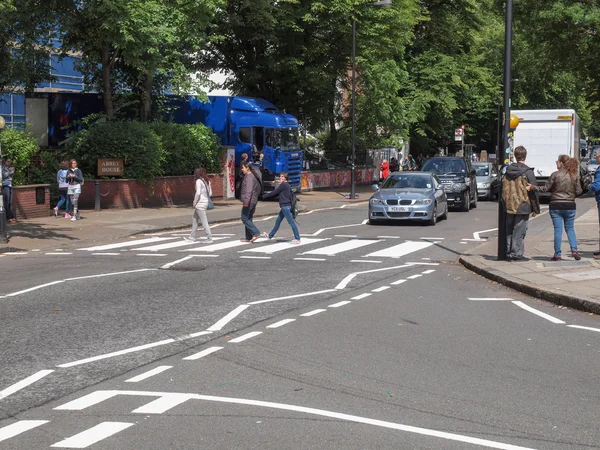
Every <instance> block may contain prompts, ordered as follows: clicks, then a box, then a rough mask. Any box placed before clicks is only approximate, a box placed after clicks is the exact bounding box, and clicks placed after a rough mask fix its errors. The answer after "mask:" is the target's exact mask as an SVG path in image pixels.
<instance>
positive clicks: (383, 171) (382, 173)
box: [379, 159, 390, 183]
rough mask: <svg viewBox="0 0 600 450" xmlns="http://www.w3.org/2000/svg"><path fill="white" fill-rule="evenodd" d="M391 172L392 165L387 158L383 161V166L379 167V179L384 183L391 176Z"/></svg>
mask: <svg viewBox="0 0 600 450" xmlns="http://www.w3.org/2000/svg"><path fill="white" fill-rule="evenodd" d="M389 174H390V165H389V164H388V161H387V159H384V160H383V162H382V163H381V167H380V168H379V181H380V182H381V183H383V181H384V180H385V179H386V178H387V177H388V176H389Z"/></svg>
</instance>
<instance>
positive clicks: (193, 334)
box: [189, 331, 212, 338]
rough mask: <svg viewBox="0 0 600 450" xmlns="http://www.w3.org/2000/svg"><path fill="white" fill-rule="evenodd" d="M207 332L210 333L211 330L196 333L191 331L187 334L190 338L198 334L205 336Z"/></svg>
mask: <svg viewBox="0 0 600 450" xmlns="http://www.w3.org/2000/svg"><path fill="white" fill-rule="evenodd" d="M207 334H212V331H200V332H198V333H192V334H190V335H189V336H190V337H192V338H195V337H198V336H206V335H207Z"/></svg>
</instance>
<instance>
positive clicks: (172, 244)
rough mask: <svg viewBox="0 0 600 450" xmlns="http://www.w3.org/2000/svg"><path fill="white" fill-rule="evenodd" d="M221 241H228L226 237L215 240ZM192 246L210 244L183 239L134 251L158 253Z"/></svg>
mask: <svg viewBox="0 0 600 450" xmlns="http://www.w3.org/2000/svg"><path fill="white" fill-rule="evenodd" d="M220 239H226V238H224V237H215V238H214V239H213V240H215V241H218V240H220ZM190 245H210V244H202V241H186V240H185V239H181V240H179V241H175V242H167V243H165V244H157V245H151V246H149V247H140V248H135V249H134V250H144V251H149V252H157V251H159V250H168V249H171V248H178V247H186V246H187V247H189V246H190Z"/></svg>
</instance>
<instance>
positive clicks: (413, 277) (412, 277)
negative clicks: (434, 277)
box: [406, 273, 423, 280]
mask: <svg viewBox="0 0 600 450" xmlns="http://www.w3.org/2000/svg"><path fill="white" fill-rule="evenodd" d="M422 276H423V275H422V274H420V273H418V274H416V275H411V276H410V277H406V279H408V280H414V279H415V278H420V277H422Z"/></svg>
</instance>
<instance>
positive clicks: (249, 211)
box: [240, 161, 261, 242]
mask: <svg viewBox="0 0 600 450" xmlns="http://www.w3.org/2000/svg"><path fill="white" fill-rule="evenodd" d="M242 173H243V174H244V178H243V179H242V193H241V195H240V201H241V202H242V223H243V224H244V226H245V227H246V239H241V241H242V242H254V241H256V240H257V239H258V238H259V237H260V230H259V229H258V228H256V225H254V222H252V218H253V217H254V212H255V211H256V204H257V203H258V196H259V195H260V190H261V187H260V182H259V180H258V177H257V176H256V175H255V174H254V171H253V170H252V166H251V165H250V163H249V162H247V161H246V162H243V163H242Z"/></svg>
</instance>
